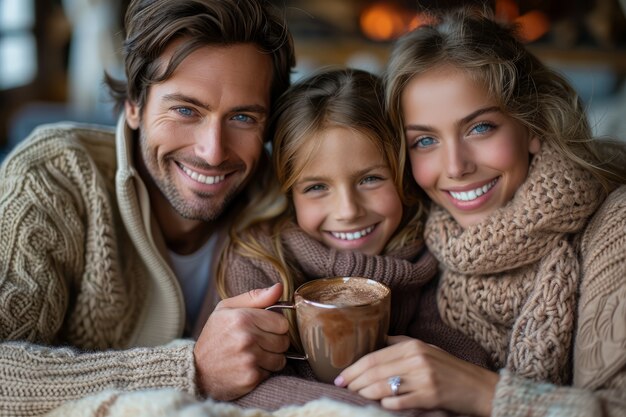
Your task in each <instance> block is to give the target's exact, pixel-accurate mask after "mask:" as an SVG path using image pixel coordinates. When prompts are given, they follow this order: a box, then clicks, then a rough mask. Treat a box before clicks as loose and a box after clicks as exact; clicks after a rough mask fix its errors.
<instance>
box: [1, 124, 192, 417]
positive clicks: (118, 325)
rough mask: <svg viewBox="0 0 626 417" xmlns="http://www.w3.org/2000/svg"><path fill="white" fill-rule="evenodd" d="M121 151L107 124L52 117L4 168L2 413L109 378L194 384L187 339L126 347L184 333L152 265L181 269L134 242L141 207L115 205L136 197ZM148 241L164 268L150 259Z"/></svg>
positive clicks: (175, 302) (106, 383) (51, 403)
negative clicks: (124, 175)
mask: <svg viewBox="0 0 626 417" xmlns="http://www.w3.org/2000/svg"><path fill="white" fill-rule="evenodd" d="M118 139H119V140H120V141H122V143H123V141H124V140H125V138H124V137H121V136H119V135H118ZM119 144H120V143H118V145H119ZM119 156H120V155H119V152H117V151H116V140H115V135H114V133H113V132H112V131H111V130H109V129H97V128H88V127H81V126H78V125H69V124H59V125H50V126H46V127H42V128H39V129H37V130H36V131H35V132H34V133H33V134H32V135H31V137H30V138H28V139H26V140H25V141H24V142H22V144H21V145H20V146H19V147H18V148H16V149H15V150H14V151H13V152H12V153H11V154H10V155H8V156H7V158H6V159H5V160H4V162H3V165H2V167H1V168H0V242H2V244H1V245H0V340H2V343H0V415H10V416H33V415H41V414H43V413H44V412H46V411H48V410H50V409H52V408H54V407H57V406H58V405H60V404H62V403H63V402H65V401H68V400H73V399H77V398H81V397H83V396H85V395H88V394H90V393H96V392H100V391H102V390H104V389H107V388H115V389H124V390H137V389H142V388H162V387H173V388H177V389H180V390H183V391H186V392H189V393H191V394H192V395H195V393H196V387H195V366H194V361H193V345H192V344H191V343H189V342H187V343H184V344H183V345H182V346H179V345H176V346H174V345H166V346H160V347H156V348H141V349H137V350H135V349H128V348H129V347H134V346H146V345H150V343H146V342H145V340H142V339H141V337H140V336H138V335H140V334H143V335H149V336H150V337H151V339H150V340H151V343H153V344H158V345H165V344H166V343H167V342H170V341H172V340H173V339H175V338H176V337H180V336H181V334H180V333H179V334H176V333H175V331H172V330H169V329H175V328H176V326H177V323H178V322H179V320H178V317H175V316H174V315H173V314H171V313H169V310H168V311H167V314H164V313H163V312H164V311H165V309H164V307H163V306H164V305H167V306H173V307H171V308H174V309H178V306H179V305H181V300H179V299H177V298H173V297H171V296H170V297H164V296H163V297H161V298H156V297H154V293H155V288H157V285H156V284H155V283H156V281H157V274H158V279H159V280H161V281H163V280H170V281H171V285H172V286H174V287H175V286H177V283H176V278H175V277H174V275H173V273H172V272H171V271H169V270H168V269H167V263H166V261H165V260H163V259H162V258H160V256H161V255H160V254H159V253H157V252H156V250H155V249H150V248H154V247H155V245H154V244H153V243H152V242H149V241H146V242H145V243H144V246H145V248H143V249H142V251H141V253H140V251H138V250H137V246H136V245H135V244H134V243H133V240H132V236H131V235H130V233H129V231H128V229H127V227H126V225H125V223H124V222H127V224H132V225H135V229H136V230H141V227H142V226H141V225H142V222H141V220H139V219H141V215H140V211H139V208H138V207H136V208H134V209H129V208H128V207H131V206H132V205H130V204H127V203H125V207H126V208H124V209H121V208H120V206H121V203H122V202H123V201H124V200H133V201H136V200H137V199H138V197H137V196H136V195H131V194H129V193H124V192H123V191H120V193H119V194H118V193H117V192H116V191H119V190H117V189H116V174H119V172H120V163H119ZM116 158H118V159H117V161H116ZM124 169H125V170H127V171H128V172H132V171H133V170H132V167H126V166H124ZM131 180H133V179H132V178H131ZM118 196H121V199H120V198H118ZM124 210H125V211H124ZM122 218H124V221H123V220H122ZM129 219H131V220H129ZM132 219H137V220H132ZM143 233H145V231H144V232H143ZM146 248H148V249H146ZM150 251H152V252H151V255H150V256H151V258H150V259H161V260H160V265H165V267H164V268H161V269H156V268H154V267H153V266H152V268H153V270H151V269H150V268H151V267H149V266H148V264H149V263H150V264H151V265H154V264H155V262H154V261H151V262H147V261H146V258H145V257H144V255H145V254H146V253H148V252H150ZM153 271H155V272H153ZM162 293H163V292H161V294H162ZM148 300H149V301H148ZM148 307H149V309H148ZM168 308H169V307H168ZM180 311H182V305H181V307H180ZM156 313H158V314H156ZM164 315H166V316H168V317H171V320H172V321H175V323H174V325H173V326H169V325H168V326H166V325H165V324H166V323H165V321H164V320H161V318H160V317H162V316H164ZM148 316H152V319H153V322H154V317H155V316H157V317H158V318H157V320H156V321H159V322H160V326H154V325H151V326H148V325H147V324H146V323H147V319H148ZM162 328H168V330H167V331H161V329H162ZM180 328H181V329H182V326H180ZM142 332H143V333H142ZM181 333H182V330H181ZM153 335H157V336H158V337H156V336H153ZM144 343H146V344H144ZM123 349H125V350H123Z"/></svg>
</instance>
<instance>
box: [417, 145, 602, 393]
mask: <svg viewBox="0 0 626 417" xmlns="http://www.w3.org/2000/svg"><path fill="white" fill-rule="evenodd" d="M601 202H602V196H601V187H600V186H599V185H598V184H597V182H596V181H594V179H593V177H592V176H591V174H590V173H588V172H587V171H585V170H583V169H581V168H579V167H577V166H575V165H574V164H573V163H572V162H571V161H569V160H568V159H566V158H564V157H563V156H561V155H560V154H559V153H558V152H557V151H556V150H555V149H554V148H553V147H552V146H551V145H549V144H547V143H543V144H542V149H541V151H540V152H539V154H537V155H535V157H534V158H533V161H532V163H531V166H530V168H529V173H528V177H527V179H526V181H525V182H524V184H522V185H521V186H520V188H519V189H518V190H517V192H516V194H515V196H514V197H513V199H512V200H511V201H510V202H509V203H508V204H507V205H505V206H504V207H502V208H500V209H498V210H496V211H495V212H494V213H493V214H492V215H490V216H489V217H488V218H487V219H485V220H484V221H482V222H481V223H479V224H476V225H472V226H470V227H468V228H466V229H463V228H461V226H459V224H458V223H456V221H455V220H454V219H453V218H452V216H451V215H450V214H449V213H448V212H447V211H445V210H444V209H442V208H440V207H437V206H434V207H433V209H432V212H431V215H430V217H429V220H428V221H427V224H426V229H425V235H426V243H427V245H428V247H429V248H430V249H431V251H432V252H433V253H434V255H435V257H437V259H438V260H439V262H440V264H441V266H442V269H443V275H442V278H441V282H440V285H439V288H438V293H437V304H438V307H439V311H440V313H441V316H442V318H443V320H444V322H445V323H446V324H448V325H449V326H451V327H453V328H456V329H458V330H460V331H462V332H463V333H465V334H467V335H468V336H470V337H472V338H474V340H476V341H477V342H478V343H479V344H481V345H482V346H483V347H484V348H485V349H486V350H487V351H488V352H489V353H490V354H491V356H492V360H493V361H494V363H495V364H496V366H498V367H503V366H505V367H506V368H507V369H509V370H511V371H513V372H514V373H516V374H518V375H520V376H523V377H526V378H530V379H533V380H548V381H552V382H554V383H566V382H568V381H569V379H570V378H571V375H570V371H571V366H570V364H569V359H570V355H571V352H570V350H571V342H572V334H573V331H574V325H575V323H574V320H575V313H576V311H575V308H576V292H577V285H578V280H579V275H580V267H579V261H578V257H577V248H578V243H579V236H580V234H581V232H582V231H583V230H584V228H585V226H586V224H587V221H588V219H589V217H590V216H591V215H592V214H593V213H594V212H595V211H596V209H597V207H598V206H599V205H600V203H601Z"/></svg>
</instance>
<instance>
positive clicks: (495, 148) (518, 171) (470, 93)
mask: <svg viewBox="0 0 626 417" xmlns="http://www.w3.org/2000/svg"><path fill="white" fill-rule="evenodd" d="M401 100H402V114H403V118H404V129H405V133H406V140H407V149H408V150H409V158H410V161H411V168H412V171H413V178H415V181H416V182H417V184H418V185H419V186H420V187H422V188H423V189H424V191H426V193H427V194H428V195H429V196H430V198H431V199H432V200H433V201H434V202H436V203H437V204H439V205H440V206H442V207H443V208H445V209H446V210H448V212H450V214H451V215H452V216H453V217H454V219H455V220H456V221H457V222H458V223H459V224H460V225H461V226H462V227H464V228H466V227H468V226H470V225H473V224H476V223H479V222H481V221H482V220H484V219H485V218H486V217H487V216H489V215H490V214H491V213H492V212H493V211H495V210H496V209H498V208H500V207H502V206H504V205H505V204H506V203H507V202H508V201H510V200H511V198H513V195H514V194H515V191H517V189H518V188H519V187H520V185H521V184H522V183H523V182H524V180H525V179H526V176H527V174H528V166H529V157H530V154H535V153H537V152H538V151H539V148H540V142H539V139H538V138H536V137H531V136H530V133H529V131H528V130H527V129H526V128H525V127H524V126H522V125H521V124H520V123H519V122H517V121H515V120H514V119H512V118H511V117H509V116H507V115H505V114H504V113H503V112H502V111H501V110H500V109H499V108H498V106H497V105H496V103H495V101H493V100H492V99H491V98H490V97H489V96H488V95H487V92H486V91H485V90H484V89H483V88H481V87H480V86H479V85H478V84H477V83H476V82H474V81H472V80H471V78H469V77H468V76H467V75H466V74H465V73H464V72H462V71H461V70H457V69H454V68H452V67H445V68H437V69H433V70H431V71H428V72H426V73H424V74H421V75H419V76H416V77H414V78H413V79H412V80H411V81H410V82H409V84H408V85H407V86H406V88H405V89H404V91H403V93H402V98H401Z"/></svg>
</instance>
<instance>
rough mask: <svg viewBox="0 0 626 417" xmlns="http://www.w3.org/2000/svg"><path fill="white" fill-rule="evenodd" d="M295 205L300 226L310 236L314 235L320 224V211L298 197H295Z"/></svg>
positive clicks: (297, 221) (309, 202)
mask: <svg viewBox="0 0 626 417" xmlns="http://www.w3.org/2000/svg"><path fill="white" fill-rule="evenodd" d="M293 205H294V209H295V211H296V223H298V226H300V228H301V229H302V230H304V231H305V232H307V233H309V234H312V233H314V232H315V231H316V230H317V226H318V223H319V215H320V214H319V210H317V209H316V207H314V204H312V202H311V201H309V200H306V199H304V198H299V197H296V196H294V199H293Z"/></svg>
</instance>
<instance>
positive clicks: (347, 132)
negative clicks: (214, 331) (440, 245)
mask: <svg viewBox="0 0 626 417" xmlns="http://www.w3.org/2000/svg"><path fill="white" fill-rule="evenodd" d="M383 97H384V91H383V88H382V83H381V81H380V80H379V79H378V78H377V77H376V76H374V75H372V74H370V73H368V72H365V71H360V70H353V69H337V70H329V71H325V72H321V73H318V74H314V75H312V76H310V77H309V78H307V79H304V80H302V81H300V82H299V83H297V84H295V85H294V86H292V87H291V89H290V90H289V92H288V93H286V94H285V95H283V97H281V100H280V101H279V103H278V106H277V110H276V113H275V115H274V119H273V122H272V125H271V127H270V128H271V129H272V132H273V134H274V136H273V150H272V158H273V167H274V170H275V173H276V178H277V179H278V183H277V184H275V186H276V187H275V189H274V190H273V191H272V192H268V194H267V202H268V203H267V204H263V203H260V204H258V205H257V206H258V208H257V209H256V211H255V213H254V216H252V215H248V217H247V218H242V219H238V220H237V221H234V222H233V224H234V225H235V226H234V227H235V228H236V229H233V230H232V231H231V233H230V237H231V241H230V242H229V245H228V246H227V249H226V250H225V251H224V256H223V259H222V262H220V266H221V268H220V270H219V274H218V289H219V291H220V293H221V295H222V296H224V297H227V296H232V295H236V294H240V293H243V292H246V291H248V290H250V289H253V288H262V287H266V286H268V285H271V284H273V283H276V282H281V283H282V284H283V288H284V298H285V299H289V298H290V297H291V295H292V293H293V291H294V289H295V288H297V287H298V286H299V285H300V284H302V283H303V282H305V281H306V280H308V279H313V278H321V277H328V276H339V275H344V276H349V275H360V276H366V277H369V278H373V279H377V280H380V281H382V282H384V283H385V284H387V285H389V286H390V287H391V288H392V290H393V289H396V290H398V291H395V292H396V293H397V294H398V295H399V294H405V293H409V292H410V293H412V294H413V295H415V291H414V290H415V289H417V288H419V287H421V286H422V285H423V284H425V283H426V282H428V281H429V280H430V279H431V278H433V276H434V275H435V273H436V260H434V258H433V257H432V256H431V255H430V254H429V253H428V252H427V251H425V250H424V244H423V240H422V238H421V232H422V228H421V225H422V221H423V214H424V211H423V208H422V203H421V200H420V199H418V198H417V197H418V196H417V194H416V193H415V191H411V190H410V189H409V190H408V192H407V190H405V189H403V186H402V184H403V173H404V172H405V170H404V161H403V160H402V159H398V155H399V154H400V153H399V150H400V147H401V143H400V140H399V139H398V138H397V137H395V136H394V135H393V134H392V132H391V124H390V123H389V121H388V119H387V117H386V116H385V112H384V111H383V104H382V102H383ZM411 188H413V189H414V187H411ZM285 197H286V198H285ZM381 254H384V255H390V256H376V255H381ZM366 259H371V261H369V262H368V261H366ZM232 276H245V277H246V278H247V279H246V280H242V279H234V278H231V277H232ZM398 301H399V300H398ZM393 304H394V308H393V312H392V323H394V327H393V331H405V330H406V326H407V323H408V320H409V319H411V318H412V314H413V310H414V307H415V305H414V303H400V302H394V303H393Z"/></svg>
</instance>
